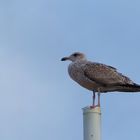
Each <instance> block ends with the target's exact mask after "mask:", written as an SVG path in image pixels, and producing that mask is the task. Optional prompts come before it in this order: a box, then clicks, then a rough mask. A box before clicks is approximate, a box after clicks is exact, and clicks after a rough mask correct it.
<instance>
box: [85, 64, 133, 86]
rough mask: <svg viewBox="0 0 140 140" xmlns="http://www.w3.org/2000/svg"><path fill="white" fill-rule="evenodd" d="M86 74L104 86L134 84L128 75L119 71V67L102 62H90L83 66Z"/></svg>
mask: <svg viewBox="0 0 140 140" xmlns="http://www.w3.org/2000/svg"><path fill="white" fill-rule="evenodd" d="M83 69H84V74H85V76H86V77H87V78H88V79H90V80H91V81H94V82H96V83H98V84H101V85H103V86H113V85H116V86H119V85H125V84H134V83H133V81H131V80H130V79H129V78H128V77H126V76H124V75H122V74H121V73H119V72H117V69H116V68H114V67H111V66H108V65H105V64H101V63H92V62H88V63H86V64H85V66H84V67H83Z"/></svg>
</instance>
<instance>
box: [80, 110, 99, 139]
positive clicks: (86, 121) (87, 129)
mask: <svg viewBox="0 0 140 140" xmlns="http://www.w3.org/2000/svg"><path fill="white" fill-rule="evenodd" d="M83 127H84V140H101V110H100V107H95V108H91V107H85V108H83Z"/></svg>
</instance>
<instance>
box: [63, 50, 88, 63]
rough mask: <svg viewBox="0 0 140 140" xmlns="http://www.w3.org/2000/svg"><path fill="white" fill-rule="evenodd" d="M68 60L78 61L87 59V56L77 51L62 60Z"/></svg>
mask: <svg viewBox="0 0 140 140" xmlns="http://www.w3.org/2000/svg"><path fill="white" fill-rule="evenodd" d="M66 60H70V61H72V62H76V61H79V60H86V57H85V55H84V54H83V53H81V52H75V53H73V54H71V55H70V56H68V57H63V58H62V59H61V61H66Z"/></svg>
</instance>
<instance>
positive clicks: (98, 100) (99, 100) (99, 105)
mask: <svg viewBox="0 0 140 140" xmlns="http://www.w3.org/2000/svg"><path fill="white" fill-rule="evenodd" d="M97 106H99V107H100V92H98V105H97Z"/></svg>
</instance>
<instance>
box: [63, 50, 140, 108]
mask: <svg viewBox="0 0 140 140" xmlns="http://www.w3.org/2000/svg"><path fill="white" fill-rule="evenodd" d="M66 60H70V61H71V63H70V64H69V66H68V73H69V76H70V77H71V78H72V79H73V80H74V81H75V82H77V83H78V84H79V85H81V86H82V87H84V88H86V89H88V90H90V91H92V92H93V102H92V106H91V107H92V108H94V107H96V106H99V107H100V93H106V92H115V91H117V92H140V85H138V84H136V83H134V82H133V81H132V80H131V79H130V78H128V77H126V76H124V75H123V74H121V73H119V72H118V71H117V69H116V68H114V67H112V66H109V65H105V64H101V63H97V62H91V61H88V60H87V58H86V56H85V54H83V53H81V52H75V53H73V54H71V55H70V56H68V57H63V58H62V59H61V61H66ZM96 93H97V94H98V104H97V105H95V98H96Z"/></svg>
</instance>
